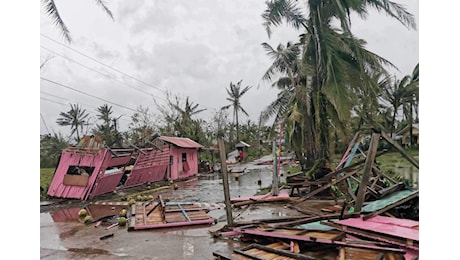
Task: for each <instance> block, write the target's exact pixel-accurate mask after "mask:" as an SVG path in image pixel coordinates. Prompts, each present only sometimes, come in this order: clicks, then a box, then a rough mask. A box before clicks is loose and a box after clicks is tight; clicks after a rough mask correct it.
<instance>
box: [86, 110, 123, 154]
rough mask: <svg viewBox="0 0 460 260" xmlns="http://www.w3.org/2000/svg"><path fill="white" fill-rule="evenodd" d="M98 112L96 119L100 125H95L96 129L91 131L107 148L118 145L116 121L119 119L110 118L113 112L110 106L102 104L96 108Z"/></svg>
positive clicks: (118, 133) (118, 137)
mask: <svg viewBox="0 0 460 260" xmlns="http://www.w3.org/2000/svg"><path fill="white" fill-rule="evenodd" d="M97 111H98V112H99V113H98V114H97V115H96V117H97V119H98V120H100V121H102V124H96V129H94V130H93V133H94V134H95V135H99V136H100V137H101V138H102V140H104V142H105V143H106V145H107V146H109V147H113V146H114V145H115V144H117V142H118V144H117V145H120V144H119V141H120V138H121V134H120V132H118V129H117V125H118V123H117V122H118V120H119V119H120V118H121V116H119V117H118V118H115V117H112V114H113V111H112V106H109V105H107V104H104V105H102V106H99V107H98V108H97Z"/></svg>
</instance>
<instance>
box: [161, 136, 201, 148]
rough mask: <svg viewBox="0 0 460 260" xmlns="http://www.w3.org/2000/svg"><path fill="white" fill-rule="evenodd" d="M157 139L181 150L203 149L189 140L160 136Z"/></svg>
mask: <svg viewBox="0 0 460 260" xmlns="http://www.w3.org/2000/svg"><path fill="white" fill-rule="evenodd" d="M159 139H161V140H163V141H166V142H168V143H171V144H174V145H176V146H179V147H182V148H204V146H203V145H201V144H199V143H197V142H195V141H193V140H191V139H190V138H183V137H171V136H160V137H159Z"/></svg>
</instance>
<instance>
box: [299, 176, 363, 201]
mask: <svg viewBox="0 0 460 260" xmlns="http://www.w3.org/2000/svg"><path fill="white" fill-rule="evenodd" d="M357 172H358V170H354V171H351V172H349V173H347V174H345V175H344V176H342V177H340V178H338V179H336V180H334V181H332V182H330V183H328V184H326V185H324V186H323V187H321V188H319V189H316V190H314V191H312V192H310V193H308V194H307V195H306V196H305V197H303V198H302V199H300V200H297V201H296V204H297V203H300V202H303V201H305V200H307V199H309V198H311V197H313V196H314V195H316V194H318V193H320V192H321V191H323V190H325V189H327V188H329V187H331V186H332V185H335V184H337V183H339V182H341V181H344V180H346V179H347V178H348V177H350V176H352V175H354V174H356V173H357ZM323 178H324V177H323Z"/></svg>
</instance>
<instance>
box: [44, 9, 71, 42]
mask: <svg viewBox="0 0 460 260" xmlns="http://www.w3.org/2000/svg"><path fill="white" fill-rule="evenodd" d="M42 3H43V5H44V7H45V11H46V14H47V15H48V16H49V17H50V18H51V20H52V21H53V23H54V24H55V25H56V26H57V27H58V28H59V30H60V32H61V34H62V36H63V37H64V39H66V41H67V42H68V43H71V42H72V38H71V37H70V31H69V29H67V26H66V25H65V23H64V21H63V20H62V18H61V16H60V14H59V11H58V9H57V7H56V4H55V3H54V0H42Z"/></svg>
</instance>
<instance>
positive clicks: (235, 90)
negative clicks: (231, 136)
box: [221, 80, 252, 142]
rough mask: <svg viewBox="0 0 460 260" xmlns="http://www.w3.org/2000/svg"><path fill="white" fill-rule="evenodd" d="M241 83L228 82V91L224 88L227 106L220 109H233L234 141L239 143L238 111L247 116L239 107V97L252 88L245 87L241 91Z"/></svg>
mask: <svg viewBox="0 0 460 260" xmlns="http://www.w3.org/2000/svg"><path fill="white" fill-rule="evenodd" d="M241 81H243V80H240V81H238V83H236V85H235V84H233V83H232V82H230V90H229V89H227V88H226V90H227V94H228V95H229V97H227V100H228V101H230V104H229V105H226V106H223V107H222V108H221V109H229V108H230V107H233V120H234V121H235V122H236V140H237V142H239V141H240V130H239V124H238V111H241V112H243V113H244V114H245V115H246V116H249V114H248V112H246V110H244V108H243V107H242V106H241V102H240V101H241V97H242V96H243V95H244V94H245V93H246V92H248V90H249V89H251V88H252V87H249V86H246V87H244V88H243V89H242V90H241V89H240V88H241Z"/></svg>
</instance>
